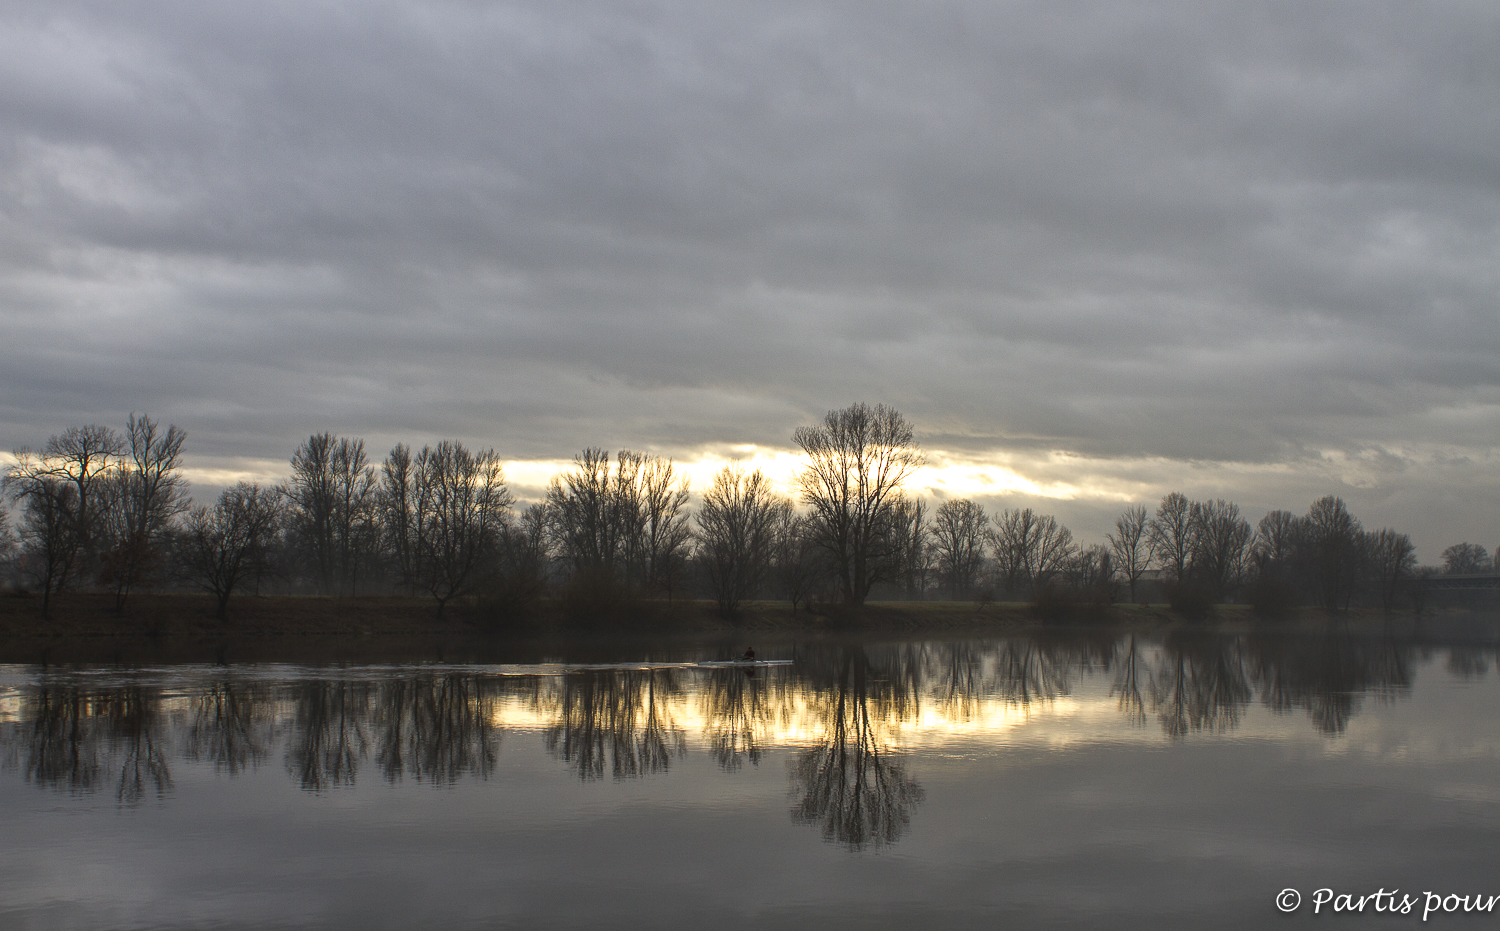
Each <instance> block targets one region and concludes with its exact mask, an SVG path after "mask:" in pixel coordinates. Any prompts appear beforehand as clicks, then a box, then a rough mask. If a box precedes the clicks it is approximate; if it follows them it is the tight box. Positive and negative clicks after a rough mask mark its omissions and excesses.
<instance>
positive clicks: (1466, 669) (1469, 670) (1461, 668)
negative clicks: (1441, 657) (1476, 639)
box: [1444, 646, 1495, 679]
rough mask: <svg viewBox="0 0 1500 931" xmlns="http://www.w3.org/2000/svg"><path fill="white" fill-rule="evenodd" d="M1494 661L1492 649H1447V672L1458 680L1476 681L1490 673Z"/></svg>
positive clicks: (1465, 647)
mask: <svg viewBox="0 0 1500 931" xmlns="http://www.w3.org/2000/svg"><path fill="white" fill-rule="evenodd" d="M1494 661H1495V650H1494V648H1493V647H1475V646H1453V647H1449V648H1448V662H1446V663H1445V664H1444V666H1445V667H1446V668H1447V670H1448V672H1449V673H1451V674H1452V675H1454V676H1457V677H1458V678H1460V679H1476V678H1480V677H1482V676H1484V675H1485V674H1486V673H1488V672H1489V671H1490V666H1492V665H1493V664H1494Z"/></svg>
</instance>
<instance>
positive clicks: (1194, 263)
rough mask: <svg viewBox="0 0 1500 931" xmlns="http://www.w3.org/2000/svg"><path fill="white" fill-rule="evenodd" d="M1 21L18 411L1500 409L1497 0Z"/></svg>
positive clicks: (1150, 440)
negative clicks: (865, 402)
mask: <svg viewBox="0 0 1500 931" xmlns="http://www.w3.org/2000/svg"><path fill="white" fill-rule="evenodd" d="M0 51H3V54H0V314H3V322H4V329H5V332H6V334H7V337H8V338H7V340H6V342H5V344H4V345H0V368H3V374H0V385H3V387H4V391H3V393H0V427H3V429H4V431H5V434H4V440H5V443H6V445H8V446H17V445H21V444H23V443H38V442H40V441H42V440H44V439H45V437H46V435H47V434H49V433H51V432H55V431H56V430H58V429H60V428H61V427H62V426H65V425H66V424H67V423H70V422H75V421H82V420H95V419H111V418H113V419H120V418H121V417H122V416H123V414H124V413H125V412H126V411H128V410H129V409H131V408H135V409H150V410H151V411H153V412H154V413H157V414H160V415H162V416H166V417H170V418H174V419H178V420H180V421H182V422H183V425H184V426H186V427H188V428H189V429H190V430H191V431H192V433H193V445H194V447H195V449H194V451H195V454H196V455H200V456H203V457H207V458H215V459H216V460H218V459H222V458H223V457H231V458H232V457H234V456H244V457H259V458H265V457H269V456H275V455H282V454H285V453H287V452H289V451H290V448H291V446H292V445H293V444H294V443H295V442H296V441H297V439H298V438H299V437H301V436H305V435H306V434H307V433H308V432H311V431H312V430H316V429H324V428H329V429H335V430H339V431H341V432H349V433H360V434H362V435H365V436H367V437H369V438H370V439H371V442H372V445H375V444H377V443H379V444H384V443H386V442H387V441H392V440H394V439H398V438H405V439H411V440H416V441H421V439H422V438H423V437H427V436H438V435H450V434H451V435H460V436H464V437H466V438H468V439H470V440H472V441H474V442H480V443H484V444H485V445H490V444H493V445H495V446H497V447H499V448H501V449H502V450H504V451H505V453H506V454H507V455H512V456H517V457H523V458H558V457H566V456H568V455H571V453H572V452H574V451H576V450H577V449H578V448H580V447H581V446H583V445H586V444H593V443H600V444H604V445H611V446H619V445H633V446H651V447H654V448H661V449H663V450H677V451H682V452H689V451H691V450H693V449H694V448H696V447H698V446H700V445H701V444H707V443H726V442H735V441H742V442H756V443H761V444H769V445H784V444H786V443H787V442H788V437H789V434H790V432H791V430H792V428H793V427H794V426H795V425H796V424H797V423H799V422H804V421H806V420H808V419H810V418H812V417H816V416H818V415H819V414H820V413H821V412H822V411H824V410H826V409H828V408H831V407H835V406H840V405H842V404H845V403H847V402H848V401H850V400H853V399H856V398H868V399H870V400H883V401H886V402H888V403H891V404H894V405H895V406H897V407H898V408H900V409H901V410H903V411H905V412H906V413H907V414H908V415H909V416H910V417H911V418H912V419H913V420H914V421H915V422H916V423H917V424H918V425H919V427H921V428H922V429H923V430H925V431H929V433H930V437H931V442H933V443H944V444H948V445H949V446H950V447H951V448H954V449H961V450H966V451H969V452H975V453H978V452H983V451H984V450H1005V449H1015V450H1050V449H1060V450H1072V451H1075V452H1078V453H1081V454H1084V455H1088V456H1093V457H1102V458H1104V459H1118V460H1121V461H1124V460H1130V459H1142V460H1150V459H1152V458H1153V457H1155V458H1157V459H1163V460H1168V461H1173V462H1177V463H1182V464H1184V468H1186V467H1187V465H1186V464H1189V463H1192V462H1198V461H1222V462H1231V463H1233V462H1241V463H1254V464H1270V463H1278V462H1280V463H1288V464H1291V465H1292V466H1293V467H1295V468H1298V469H1303V468H1307V469H1309V471H1307V472H1306V473H1305V474H1306V475H1307V476H1308V477H1309V481H1323V473H1322V472H1321V471H1318V470H1317V469H1312V468H1311V467H1310V466H1308V463H1315V462H1317V461H1319V457H1320V456H1321V455H1322V453H1323V452H1324V451H1326V450H1343V451H1347V452H1351V453H1357V452H1359V451H1364V450H1385V451H1387V452H1390V453H1391V454H1392V455H1396V454H1397V451H1399V450H1401V449H1406V448H1411V447H1418V446H1422V447H1424V448H1429V451H1430V450H1434V449H1458V450H1467V451H1468V452H1469V453H1470V454H1472V456H1473V457H1474V461H1476V462H1486V461H1493V460H1492V457H1493V456H1494V453H1495V449H1496V445H1497V442H1496V438H1497V437H1500V327H1496V326H1494V323H1495V310H1494V307H1495V294H1496V293H1497V292H1496V286H1497V285H1500V266H1497V263H1496V256H1497V254H1500V219H1497V218H1500V186H1497V184H1496V182H1495V179H1496V178H1497V177H1500V155H1497V152H1500V146H1497V142H1500V103H1497V101H1500V64H1497V62H1500V54H1497V53H1500V33H1497V30H1496V20H1495V15H1494V12H1493V10H1492V8H1491V7H1490V6H1489V5H1485V4H1478V3H1474V4H1462V3H1455V4H1444V5H1442V6H1441V7H1421V8H1418V7H1411V6H1409V5H1405V4H1398V3H1317V4H1306V3H1275V4H1269V5H1264V4H1263V5H1258V6H1253V7H1252V6H1246V5H1243V4H1232V3H1222V4H1204V3H1186V2H1184V3H1172V4H1136V3H1108V4H1105V3H1100V4H1074V5H1059V4H1053V3H1005V4H972V3H962V2H953V3H935V4H923V5H921V6H920V7H913V6H907V5H900V4H842V3H833V2H830V3H818V4H808V3H758V4H753V5H752V4H713V5H709V6H704V5H702V4H688V3H671V2H660V3H653V2H635V3H602V2H601V3H583V4H569V5H567V6H564V7H560V6H557V5H555V4H540V3H508V4H466V3H457V2H455V3H424V4H407V3H398V2H386V3H378V4H370V5H366V6H361V7H357V8H354V7H349V6H347V5H343V4H325V3H318V2H301V3H270V4H254V5H231V4H203V3H186V2H184V3H179V4H118V3H94V2H87V0H79V2H58V3H51V4H48V5H46V6H45V7H34V8H28V9H9V10H7V11H6V12H5V13H4V14H3V15H0ZM1455 470H1456V471H1455ZM1483 474H1484V473H1480V476H1481V478H1480V480H1483V479H1482V477H1483ZM1400 475H1401V476H1402V479H1401V481H1402V483H1404V484H1402V486H1401V487H1402V489H1403V491H1402V492H1401V494H1402V495H1404V496H1405V500H1408V501H1411V502H1421V501H1423V500H1424V495H1426V496H1427V499H1430V503H1431V505H1432V507H1433V508H1435V509H1438V508H1439V501H1440V500H1442V497H1443V495H1445V494H1447V492H1446V491H1445V490H1444V489H1446V488H1448V487H1449V486H1450V484H1452V483H1454V482H1461V481H1468V480H1470V479H1465V478H1461V477H1462V476H1465V475H1468V473H1467V472H1464V471H1463V470H1462V469H1459V467H1457V466H1449V465H1445V464H1443V462H1442V461H1441V460H1440V458H1436V457H1434V456H1432V455H1426V457H1425V458H1422V459H1421V464H1420V465H1413V466H1411V467H1409V468H1407V469H1406V470H1405V471H1402V472H1400ZM1039 478H1044V477H1039ZM1246 481H1263V479H1254V480H1251V479H1246ZM1382 481H1384V480H1382ZM1424 489H1425V491H1424ZM1272 490H1273V489H1272V486H1270V485H1265V484H1260V485H1252V486H1251V487H1246V488H1245V489H1244V490H1243V493H1240V492H1238V491H1237V490H1236V489H1233V488H1226V489H1224V490H1223V493H1224V494H1228V495H1231V496H1233V495H1236V494H1238V495H1239V496H1240V497H1242V498H1244V499H1246V500H1249V499H1251V498H1259V497H1264V496H1265V495H1268V494H1269V493H1270V492H1271V491H1272ZM1386 500H1391V499H1390V498H1387V499H1386ZM1373 503H1374V504H1375V505H1376V506H1384V505H1381V504H1380V503H1379V502H1373ZM1285 504H1286V505H1288V506H1292V505H1294V504H1295V502H1285ZM1404 507H1405V508H1406V510H1405V511H1403V512H1402V513H1405V514H1420V511H1421V506H1420V505H1419V504H1416V503H1413V504H1410V505H1405V506H1404ZM1497 517H1500V513H1486V515H1485V518H1484V519H1486V520H1488V521H1489V522H1490V523H1491V524H1493V523H1494V521H1495V519H1496V518H1497ZM1415 519H1417V520H1419V521H1422V520H1426V518H1421V517H1420V516H1419V517H1417V518H1415ZM1433 532H1434V533H1435V532H1436V531H1435V530H1434V531H1433Z"/></svg>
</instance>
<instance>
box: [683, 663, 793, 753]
mask: <svg viewBox="0 0 1500 931" xmlns="http://www.w3.org/2000/svg"><path fill="white" fill-rule="evenodd" d="M769 688H770V686H769V684H768V682H767V680H766V678H764V677H762V676H757V675H754V674H753V673H752V674H750V675H746V674H745V673H743V672H741V671H740V670H738V669H723V670H718V671H716V672H714V674H713V675H712V676H710V677H709V679H708V681H707V682H706V683H705V684H704V687H703V695H702V700H703V717H704V723H703V730H704V733H705V735H706V737H707V741H708V746H709V752H710V753H712V754H713V756H714V759H715V760H716V761H718V764H719V766H720V768H722V769H724V770H725V771H726V772H733V771H734V770H737V769H739V768H740V767H741V766H743V765H744V763H745V761H746V760H749V761H750V764H751V765H752V766H758V765H760V759H761V755H762V754H763V752H764V750H763V748H762V742H763V736H762V735H763V732H764V731H765V728H766V726H767V725H768V724H770V723H771V720H772V718H773V712H772V708H771V703H770V701H769V698H768V694H767V693H768V690H769ZM781 707H782V713H783V715H784V714H785V713H786V708H787V704H786V703H784V702H783V703H782V704H781Z"/></svg>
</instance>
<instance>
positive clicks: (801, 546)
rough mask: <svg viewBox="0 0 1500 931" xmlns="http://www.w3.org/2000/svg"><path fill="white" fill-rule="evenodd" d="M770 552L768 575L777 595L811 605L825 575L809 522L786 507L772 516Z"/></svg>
mask: <svg viewBox="0 0 1500 931" xmlns="http://www.w3.org/2000/svg"><path fill="white" fill-rule="evenodd" d="M772 547H773V548H772V555H771V575H772V579H773V581H774V583H775V586H776V588H777V589H778V591H779V593H780V595H781V596H782V597H783V598H785V599H786V600H787V601H789V602H791V605H792V615H793V616H794V617H795V616H796V614H797V605H798V604H802V605H809V604H811V601H812V598H813V594H814V592H816V591H817V590H818V587H819V585H820V584H821V583H822V582H823V580H824V579H825V577H826V576H827V575H828V573H827V571H826V565H825V562H826V554H825V553H824V551H823V548H822V547H821V546H820V545H819V543H818V538H817V535H816V532H815V530H814V528H813V522H812V520H811V519H810V518H807V517H804V516H800V515H798V514H797V513H796V512H795V511H794V510H792V509H791V508H790V507H788V508H783V509H781V511H780V512H779V513H778V514H777V516H776V527H775V533H774V537H773V544H772Z"/></svg>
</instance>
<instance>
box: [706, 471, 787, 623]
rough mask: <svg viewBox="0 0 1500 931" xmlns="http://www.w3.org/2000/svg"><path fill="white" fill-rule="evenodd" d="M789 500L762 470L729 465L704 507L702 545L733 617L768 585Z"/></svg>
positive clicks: (725, 611)
mask: <svg viewBox="0 0 1500 931" xmlns="http://www.w3.org/2000/svg"><path fill="white" fill-rule="evenodd" d="M783 509H784V499H782V498H781V496H780V495H777V494H776V493H775V492H774V491H773V490H772V488H771V482H770V480H769V479H767V478H766V477H765V475H764V474H762V473H761V472H760V471H759V470H756V471H754V472H752V473H750V474H749V475H748V476H747V475H745V473H744V471H743V470H742V469H741V468H740V467H739V466H738V465H727V466H725V467H724V468H723V469H721V470H719V473H718V474H717V475H715V476H714V484H713V487H712V488H710V489H709V490H708V491H707V492H706V493H705V494H704V495H703V504H702V506H701V507H700V508H699V509H698V515H697V520H698V545H699V547H700V552H701V553H702V555H703V562H704V566H705V568H706V569H707V571H708V579H709V584H710V585H711V586H712V587H713V590H714V597H715V599H716V600H717V601H718V603H719V613H720V614H722V615H723V616H724V617H733V616H734V614H735V612H736V611H738V610H739V607H740V604H741V602H743V601H745V600H746V599H748V598H750V597H752V596H753V595H754V594H755V593H756V592H757V591H759V590H760V588H761V586H762V585H764V584H765V581H766V578H767V576H768V575H769V573H770V568H771V557H772V553H773V552H774V549H775V543H776V528H777V519H778V517H779V516H780V515H781V513H782V512H783Z"/></svg>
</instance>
